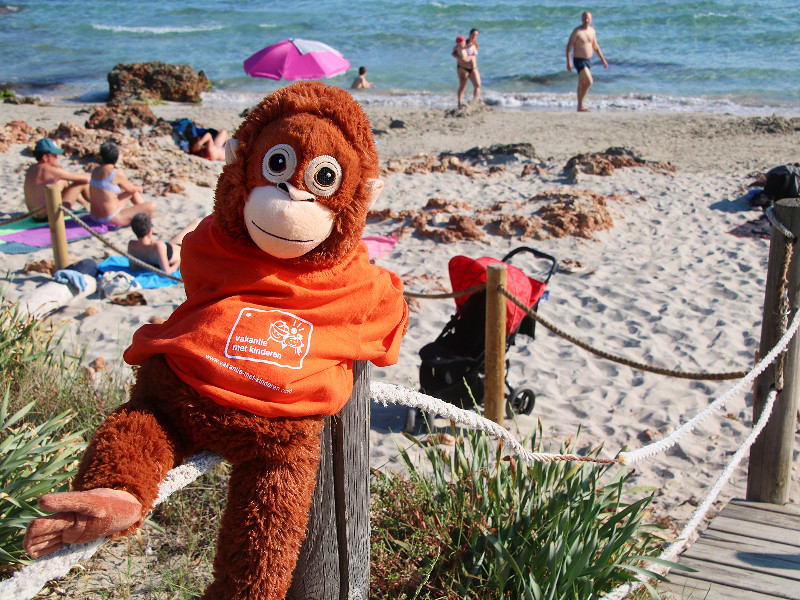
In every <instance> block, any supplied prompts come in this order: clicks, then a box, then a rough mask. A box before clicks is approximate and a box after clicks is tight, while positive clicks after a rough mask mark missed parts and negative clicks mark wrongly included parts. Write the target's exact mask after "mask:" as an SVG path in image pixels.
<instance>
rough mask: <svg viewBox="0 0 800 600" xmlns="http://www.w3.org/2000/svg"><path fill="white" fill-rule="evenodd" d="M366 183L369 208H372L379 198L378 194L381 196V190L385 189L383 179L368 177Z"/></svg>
mask: <svg viewBox="0 0 800 600" xmlns="http://www.w3.org/2000/svg"><path fill="white" fill-rule="evenodd" d="M364 185H365V186H366V188H367V202H368V203H369V206H367V209H370V208H372V205H373V204H375V201H376V200H377V199H378V196H380V195H381V192H382V191H383V180H382V179H368V180H367V182H366V183H365V184H364Z"/></svg>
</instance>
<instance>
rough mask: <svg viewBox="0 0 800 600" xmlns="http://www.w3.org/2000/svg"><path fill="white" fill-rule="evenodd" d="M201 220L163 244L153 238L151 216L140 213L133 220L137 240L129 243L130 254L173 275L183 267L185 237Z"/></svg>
mask: <svg viewBox="0 0 800 600" xmlns="http://www.w3.org/2000/svg"><path fill="white" fill-rule="evenodd" d="M201 220H202V219H195V220H194V221H192V222H191V223H189V225H187V226H186V227H184V228H183V229H181V231H180V232H179V233H178V235H176V236H175V237H173V238H172V239H171V240H170V241H169V242H162V241H160V240H156V239H154V238H153V223H152V221H151V220H150V215H148V214H146V213H140V214H138V215H136V216H135V217H133V219H131V231H133V234H134V235H135V236H136V238H137V239H135V240H131V241H130V242H128V253H129V254H130V255H131V256H134V257H136V258H138V259H139V260H141V261H144V262H146V263H148V264H151V265H153V266H154V267H159V268H161V270H162V271H164V272H166V273H168V274H170V275H171V274H172V273H174V272H175V271H177V270H178V268H179V267H180V266H181V244H182V243H183V238H184V236H185V235H186V234H187V233H189V232H190V231H194V230H195V228H197V226H198V225H199V224H200V221H201Z"/></svg>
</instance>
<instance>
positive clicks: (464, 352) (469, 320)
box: [406, 246, 558, 431]
mask: <svg viewBox="0 0 800 600" xmlns="http://www.w3.org/2000/svg"><path fill="white" fill-rule="evenodd" d="M520 254H528V255H529V256H528V258H530V257H531V256H532V257H533V258H532V259H531V261H535V262H539V261H546V263H547V265H548V266H547V268H546V269H545V270H544V274H545V276H544V277H543V279H542V281H539V280H537V279H533V278H531V277H528V276H527V275H525V273H523V271H522V270H520V269H519V268H518V267H515V266H513V265H511V264H510V262H509V261H510V260H511V259H512V258H513V257H516V256H518V255H520ZM495 262H504V263H506V264H507V265H508V268H507V271H506V288H507V289H508V291H509V292H510V293H511V294H512V295H513V296H514V297H515V298H518V299H520V300H521V301H523V302H525V303H526V305H527V306H528V307H529V308H532V309H533V310H536V308H537V307H538V305H539V301H540V300H541V299H542V297H543V296H544V294H545V289H546V286H547V283H548V282H549V281H550V278H551V277H552V276H553V273H554V272H555V270H556V267H557V265H558V263H557V261H556V259H555V258H553V257H552V256H550V255H549V254H545V253H544V252H539V251H538V250H534V249H533V248H528V247H526V246H521V247H519V248H516V249H514V250H512V251H511V252H509V253H508V254H507V255H506V256H504V257H503V259H502V261H497V260H496V259H493V258H488V257H483V258H479V259H477V260H476V259H472V258H469V257H467V256H454V257H453V258H452V259H450V263H449V264H448V270H449V273H450V282H451V284H452V286H453V291H454V292H458V291H461V290H466V289H469V288H471V287H475V286H477V285H479V284H481V283H485V282H486V269H487V265H489V264H490V263H495ZM529 262H530V261H529ZM540 264H541V263H540ZM535 325H536V321H535V320H534V319H533V318H531V317H530V316H529V315H528V314H527V313H526V312H525V311H524V310H522V309H521V308H520V307H518V306H517V305H516V304H514V303H513V302H511V300H508V301H507V305H506V351H508V349H509V347H510V346H512V345H513V344H514V339H515V338H516V336H517V334H520V333H521V334H524V335H527V336H529V337H531V338H533V337H534V331H535ZM485 328H486V291H485V290H482V291H479V292H475V293H473V294H469V295H466V296H460V297H458V298H456V313H455V314H454V315H453V316H452V317H451V318H450V321H449V322H448V323H447V325H446V326H445V327H444V329H443V330H442V332H441V333H440V334H439V337H437V338H436V340H435V341H433V342H431V343H429V344H426V345H425V346H423V347H422V349H421V350H420V351H419V356H420V358H421V359H422V363H421V365H420V368H419V382H420V391H422V392H423V393H425V394H429V395H431V396H434V397H436V398H439V399H441V400H444V401H446V402H449V403H451V404H454V405H456V406H458V407H460V408H467V409H469V408H473V407H474V406H475V404H482V403H483V381H484V378H485V369H484V354H485V338H486V329H485ZM508 370H509V361H508V360H506V378H505V384H506V388H507V389H508V393H507V394H506V414H507V415H508V416H509V417H510V416H511V415H513V414H520V413H521V414H525V415H529V414H530V413H531V411H532V410H533V406H534V403H535V402H536V396H535V394H534V392H533V390H532V389H530V388H528V387H517V388H512V387H511V385H509V383H508ZM419 412H420V411H419V409H410V410H409V411H408V413H407V417H406V430H407V431H413V430H414V428H415V426H416V420H417V417H418V415H419Z"/></svg>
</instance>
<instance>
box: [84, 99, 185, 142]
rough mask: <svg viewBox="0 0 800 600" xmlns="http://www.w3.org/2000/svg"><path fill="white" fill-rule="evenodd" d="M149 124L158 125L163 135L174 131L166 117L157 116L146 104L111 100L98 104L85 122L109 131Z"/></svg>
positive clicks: (87, 124) (141, 126)
mask: <svg viewBox="0 0 800 600" xmlns="http://www.w3.org/2000/svg"><path fill="white" fill-rule="evenodd" d="M147 125H152V126H156V129H157V131H158V133H159V134H163V135H169V134H170V132H171V131H172V126H171V125H170V124H169V123H167V122H166V121H165V120H164V119H159V118H157V117H156V116H155V115H154V114H153V111H152V109H151V108H150V107H149V106H147V105H146V104H121V103H119V102H111V103H109V104H107V105H105V106H98V107H96V108H95V109H94V112H92V116H91V117H89V119H88V120H87V121H86V123H85V126H86V128H88V129H105V130H107V131H125V130H126V129H142V128H143V127H145V126H147Z"/></svg>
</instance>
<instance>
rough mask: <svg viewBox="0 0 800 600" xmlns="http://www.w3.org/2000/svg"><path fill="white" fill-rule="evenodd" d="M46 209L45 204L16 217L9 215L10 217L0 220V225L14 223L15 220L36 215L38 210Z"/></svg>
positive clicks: (22, 219)
mask: <svg viewBox="0 0 800 600" xmlns="http://www.w3.org/2000/svg"><path fill="white" fill-rule="evenodd" d="M45 210H47V207H46V206H42V207H41V208H35V209H33V210H32V211H30V212H28V213H25V214H24V215H20V216H18V217H11V218H10V219H6V220H5V221H0V225H11V224H12V223H16V222H17V221H24V220H25V219H27V218H28V217H32V216H33V215H38V214H39V213H40V212H42V211H45Z"/></svg>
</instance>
